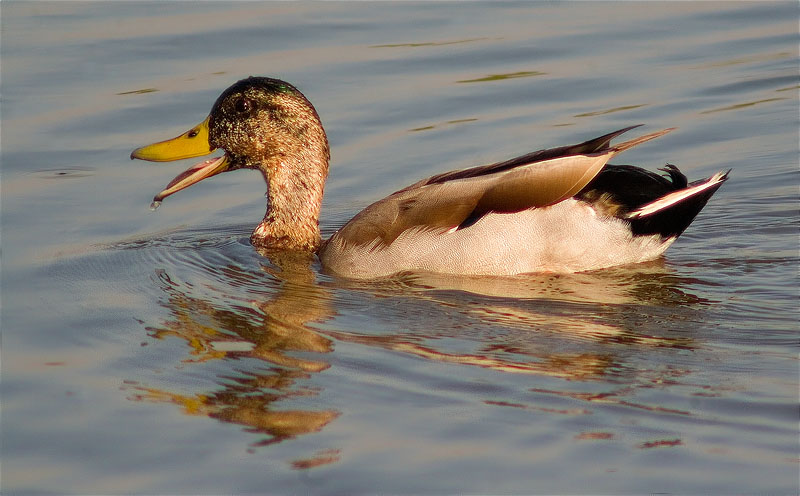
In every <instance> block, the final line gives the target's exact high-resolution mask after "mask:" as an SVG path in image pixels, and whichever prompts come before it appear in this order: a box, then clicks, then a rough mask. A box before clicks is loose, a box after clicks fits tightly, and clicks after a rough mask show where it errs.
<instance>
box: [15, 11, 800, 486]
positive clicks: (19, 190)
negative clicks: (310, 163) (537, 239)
mask: <svg viewBox="0 0 800 496" xmlns="http://www.w3.org/2000/svg"><path fill="white" fill-rule="evenodd" d="M797 20H798V5H797V4H796V3H687V2H678V3H646V4H644V3H643V4H637V3H559V4H551V3H497V4H494V3H493V4H489V3H467V4H458V5H454V4H440V3H425V4H408V3H388V4H386V3H381V4H371V3H330V4H328V3H325V4H320V3H313V4H305V3H301V4H284V3H264V4H260V3H259V4H254V3H154V4H145V3H91V4H82V3H76V2H68V3H38V2H36V3H15V2H4V3H3V5H2V66H3V79H2V136H1V138H2V248H3V258H2V303H3V311H2V321H1V322H0V324H2V344H3V350H2V351H3V353H2V359H3V360H2V405H3V412H2V460H3V463H2V489H3V492H4V493H7V494H15V493H59V494H62V493H79V494H89V493H92V494H97V493H101V494H119V493H126V494H134V493H151V494H156V493H159V494H164V493H168V494H181V493H183V494H187V493H188V494H199V493H204V494H221V493H311V494H313V493H324V494H353V493H372V492H382V493H397V494H408V493H415V494H444V493H447V494H452V493H504V494H507V493H526V494H532V493H651V492H653V493H654V492H665V493H691V494H697V493H707V494H713V493H717V494H730V493H771V494H796V493H797V492H798V491H799V490H800V488H798V407H797V405H798V354H797V352H798V349H797V345H798V311H797V303H798V289H797V288H798V271H797V267H798V211H797V207H798V79H799V78H798V30H797ZM251 74H253V75H267V76H272V77H280V78H283V79H286V80H288V81H290V82H292V83H294V84H296V85H297V86H298V87H299V88H300V89H301V90H302V91H303V92H304V93H305V94H306V95H307V96H308V97H309V98H310V99H311V100H312V101H313V102H314V104H315V106H316V107H317V110H318V111H319V113H320V115H321V117H322V120H323V123H324V124H325V126H326V129H327V131H328V134H329V138H330V141H331V145H332V153H333V161H332V166H331V176H330V178H329V180H328V185H327V188H326V196H325V202H324V205H323V215H322V228H323V232H324V234H325V235H330V233H332V232H333V231H334V230H335V229H336V228H337V227H339V226H341V225H342V224H343V223H344V222H345V221H346V220H347V219H349V218H350V217H351V216H352V215H354V214H355V213H356V212H357V211H358V210H359V209H360V208H363V207H364V206H366V205H367V204H369V203H370V202H371V201H373V200H375V199H378V198H380V197H382V196H384V195H386V194H388V193H390V192H392V191H394V190H396V189H398V188H400V187H402V186H405V185H407V184H410V183H411V182H413V181H416V180H418V179H419V178H421V177H426V176H428V175H431V174H433V173H436V172H442V171H446V170H450V169H454V168H462V167H466V166H472V165H479V164H481V163H488V162H493V161H497V160H502V159H505V158H509V157H512V156H514V155H519V154H522V153H526V152H528V151H531V150H533V149H538V148H542V147H549V146H557V145H562V144H569V143H575V142H578V141H581V140H584V139H588V138H591V137H595V136H598V135H600V134H602V133H606V132H609V131H611V130H614V129H619V128H621V127H624V126H627V125H631V124H637V123H646V124H647V127H645V128H644V130H645V131H647V132H651V131H654V130H657V129H660V128H664V127H672V126H675V127H677V128H678V130H677V131H674V132H673V133H671V134H669V135H667V136H664V137H662V138H660V139H658V140H656V141H653V142H651V143H648V144H646V145H642V146H641V147H637V148H636V149H633V150H630V151H628V152H626V153H625V154H624V155H622V156H621V157H620V160H621V161H622V162H623V163H624V162H627V163H634V164H641V165H644V166H646V167H648V168H650V169H652V170H654V169H656V168H657V167H661V166H663V165H664V164H665V163H666V162H670V163H674V164H677V165H678V166H680V167H681V169H682V170H683V171H684V172H685V173H686V174H687V175H688V176H689V177H690V179H698V178H701V177H707V176H710V175H711V174H713V173H715V172H717V171H719V170H727V169H728V168H733V172H732V173H731V179H730V180H729V181H728V182H727V183H726V184H725V185H724V186H723V187H722V189H721V190H720V191H719V192H718V193H717V195H716V196H715V197H714V198H713V199H712V200H711V202H710V203H709V205H708V206H707V207H706V209H705V210H704V211H703V212H702V213H701V214H700V216H699V217H698V218H697V220H696V221H695V222H694V224H693V225H692V226H691V227H690V228H689V230H688V231H687V232H686V234H685V235H684V236H683V237H682V238H681V239H680V240H678V242H677V243H676V244H675V245H674V246H673V247H672V248H671V249H670V250H669V251H668V252H667V254H666V256H665V257H664V258H663V259H660V260H657V261H655V262H652V263H648V264H643V265H639V266H634V267H626V268H618V269H612V270H607V271H601V272H597V273H590V274H576V275H571V276H568V275H559V276H556V275H535V276H525V277H518V278H506V279H493V278H448V277H439V276H430V275H422V274H412V275H408V276H404V277H397V278H393V279H390V280H385V281H381V282H376V283H354V282H348V281H342V280H337V279H335V278H332V277H330V276H328V275H325V274H323V273H321V271H320V267H319V264H318V262H317V261H316V260H297V259H291V258H290V257H288V256H281V255H280V254H272V256H271V257H265V256H263V255H261V254H259V253H258V252H256V251H255V250H254V249H253V248H252V247H251V246H250V245H249V243H248V236H249V233H250V231H251V229H252V227H253V226H254V225H255V223H256V222H257V221H258V220H259V219H260V217H261V215H262V214H263V209H264V198H263V193H264V185H263V181H262V180H261V178H260V177H259V175H258V174H257V173H251V172H236V173H232V174H223V175H221V176H217V177H215V178H213V179H210V180H207V181H204V182H203V183H201V184H198V185H196V186H194V187H192V188H189V189H187V190H185V191H181V192H180V193H178V194H176V195H174V196H173V197H170V198H169V199H167V200H166V202H165V204H164V205H163V206H162V207H161V208H160V209H159V210H158V211H157V212H151V211H149V210H148V205H149V203H150V201H151V199H152V198H153V195H154V194H155V193H157V192H158V191H160V190H161V189H162V188H163V187H164V185H166V184H167V183H168V182H169V181H170V180H171V179H172V178H173V177H174V176H175V175H176V174H177V173H178V172H180V171H181V170H183V169H184V168H185V167H186V165H187V164H149V163H143V162H131V161H130V160H128V155H129V154H130V152H131V150H132V149H134V148H135V147H137V146H141V145H143V144H147V143H151V142H153V141H156V140H161V139H165V138H169V137H172V136H176V135H178V134H180V133H183V132H185V131H186V130H187V129H189V128H190V127H191V126H193V125H195V124H197V123H198V122H200V121H202V119H203V118H205V116H206V115H207V112H208V110H209V109H210V107H211V104H212V103H213V101H214V100H215V99H216V97H217V95H218V94H219V93H220V92H221V91H222V90H223V89H224V88H226V87H227V86H228V85H229V84H231V83H232V82H234V81H236V80H238V79H240V78H242V77H246V76H249V75H251ZM617 163H619V161H617Z"/></svg>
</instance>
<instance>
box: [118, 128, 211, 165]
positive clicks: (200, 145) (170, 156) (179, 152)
mask: <svg viewBox="0 0 800 496" xmlns="http://www.w3.org/2000/svg"><path fill="white" fill-rule="evenodd" d="M209 119H210V117H206V120H204V121H203V122H201V123H200V124H198V125H196V126H195V127H193V128H192V129H190V130H188V131H186V132H185V133H183V134H181V135H180V136H177V137H175V138H172V139H169V140H166V141H159V142H158V143H153V144H152V145H147V146H143V147H140V148H137V149H135V150H134V151H133V152H132V153H131V159H134V158H138V159H139V160H148V161H150V162H171V161H173V160H181V159H184V158H192V157H200V156H202V155H208V154H209V153H211V152H213V151H214V148H212V147H211V145H209V144H208V120H209Z"/></svg>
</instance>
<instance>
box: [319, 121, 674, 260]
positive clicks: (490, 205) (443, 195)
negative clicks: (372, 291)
mask: <svg viewBox="0 0 800 496" xmlns="http://www.w3.org/2000/svg"><path fill="white" fill-rule="evenodd" d="M634 127H638V126H632V127H627V128H624V129H620V130H618V131H615V132H613V133H609V134H606V135H603V136H600V137H598V138H595V139H592V140H589V141H586V142H583V143H580V144H577V145H571V146H563V147H559V148H551V149H546V150H539V151H536V152H533V153H529V154H527V155H523V156H521V157H517V158H514V159H511V160H507V161H505V162H498V163H495V164H490V165H484V166H479V167H474V168H470V169H464V170H457V171H451V172H445V173H443V174H438V175H435V176H432V177H430V178H427V179H424V180H422V181H419V182H417V183H415V184H412V185H411V186H408V187H406V188H404V189H401V190H400V191H397V192H395V193H393V194H391V195H389V196H388V197H386V198H384V199H383V200H379V201H377V202H375V203H373V204H372V205H370V206H369V207H367V208H366V209H364V210H363V211H362V212H361V213H359V214H358V215H356V216H355V217H354V218H353V219H352V220H351V221H350V222H348V223H347V224H346V225H345V226H344V227H342V229H340V230H339V231H338V232H337V233H336V234H334V236H333V237H332V238H331V241H336V243H337V244H341V245H350V244H353V245H357V246H362V245H368V246H370V247H371V248H374V249H375V248H380V247H385V246H388V245H390V244H391V243H392V242H393V241H394V240H395V239H397V238H398V237H399V236H400V235H401V234H402V233H404V232H406V231H408V230H413V229H417V230H440V231H442V232H445V231H449V230H455V229H464V228H467V227H469V226H471V225H472V224H474V223H475V222H477V221H478V220H479V219H480V218H481V217H482V216H484V215H486V214H488V213H490V212H496V213H514V212H520V211H523V210H527V209H530V208H537V207H544V206H548V205H553V204H555V203H558V202H560V201H563V200H565V199H567V198H571V197H573V196H574V195H576V194H577V193H579V192H580V191H581V190H582V189H584V188H585V187H586V186H587V185H588V184H589V183H590V182H591V181H592V179H594V178H595V176H597V174H598V173H599V172H600V171H601V170H602V169H603V167H604V166H605V165H606V163H607V162H608V161H609V160H610V159H611V158H612V157H614V156H615V155H617V154H619V153H620V152H622V151H624V150H627V149H628V148H631V147H633V146H636V145H638V144H640V143H644V142H645V141H649V140H651V139H654V138H657V137H659V136H662V135H664V134H666V133H668V132H669V131H671V130H672V129H665V130H662V131H658V132H655V133H651V134H647V135H645V136H641V137H638V138H635V139H632V140H629V141H625V142H623V143H620V144H617V145H614V146H611V144H610V142H611V140H612V139H614V138H615V137H617V136H619V135H620V134H622V133H624V132H626V131H629V130H631V129H633V128H634Z"/></svg>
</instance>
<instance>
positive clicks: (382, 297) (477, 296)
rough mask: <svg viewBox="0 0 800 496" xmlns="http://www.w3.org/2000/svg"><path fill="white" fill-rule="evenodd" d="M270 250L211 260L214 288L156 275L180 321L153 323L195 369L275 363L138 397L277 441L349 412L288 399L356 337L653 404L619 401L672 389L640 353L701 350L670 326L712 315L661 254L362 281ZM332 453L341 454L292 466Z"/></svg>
mask: <svg viewBox="0 0 800 496" xmlns="http://www.w3.org/2000/svg"><path fill="white" fill-rule="evenodd" d="M261 254H262V255H264V256H265V258H264V259H263V260H264V261H265V265H263V266H262V267H260V269H259V270H253V269H251V268H250V267H251V265H252V264H248V263H244V264H236V263H230V264H227V265H224V266H222V267H220V266H219V265H216V264H208V266H203V267H202V270H203V271H204V274H203V276H202V277H200V278H199V279H201V280H203V284H200V283H197V282H196V281H194V279H193V282H182V281H176V280H172V279H171V278H170V277H169V276H168V275H167V274H165V273H160V274H158V277H157V281H158V283H159V285H160V287H161V289H162V291H163V292H164V293H165V294H166V295H167V296H166V298H165V299H164V301H163V302H162V305H163V306H164V307H165V308H167V309H168V310H169V312H170V314H171V316H170V318H169V320H167V321H166V322H164V323H163V324H162V325H160V326H159V327H157V328H149V329H148V332H149V334H150V335H151V336H152V337H154V338H157V339H166V338H169V337H174V338H179V339H182V340H183V341H185V342H186V343H187V344H188V345H189V347H190V352H189V356H188V357H186V358H185V359H184V360H183V362H185V366H186V365H188V364H199V363H202V362H209V361H214V360H225V361H230V360H245V359H257V360H259V362H263V363H266V364H268V365H269V366H268V367H266V368H264V369H261V368H259V367H253V366H249V365H248V366H246V367H243V368H244V371H241V372H237V373H236V376H235V377H222V376H220V377H219V379H218V380H217V382H218V383H219V386H221V387H222V389H221V390H215V391H212V392H203V393H199V394H194V395H181V394H176V393H172V392H168V391H165V390H160V389H156V388H151V387H145V386H143V385H140V384H130V385H129V386H128V389H129V390H133V391H134V394H133V395H132V396H131V398H132V399H134V400H138V401H154V402H169V403H174V404H178V405H180V406H181V407H182V408H183V411H184V412H185V413H186V414H190V415H205V416H208V417H211V418H215V419H218V420H221V421H224V422H231V423H235V424H239V425H242V426H244V427H246V428H247V429H248V430H250V431H252V432H256V433H260V434H263V435H265V436H266V437H265V438H264V439H263V440H260V441H258V442H256V443H254V446H259V445H268V444H273V443H278V442H281V441H283V440H286V439H291V438H294V437H296V436H300V435H303V434H307V433H311V432H316V431H319V430H321V429H323V428H324V427H325V426H326V425H328V424H329V423H330V422H331V421H333V420H334V419H336V418H337V416H339V412H338V411H336V410H332V409H324V408H321V409H303V410H300V409H294V410H286V409H281V408H280V404H281V401H283V400H286V399H289V398H293V397H298V396H318V395H319V392H320V391H319V390H318V389H314V388H310V387H307V386H303V384H306V383H307V382H308V379H310V378H312V376H313V374H317V373H320V372H322V371H324V370H325V369H327V368H328V367H330V363H329V362H330V360H326V359H325V356H326V355H327V354H329V353H331V352H333V350H334V343H335V342H346V343H354V344H359V345H364V346H367V347H371V348H381V349H387V350H392V351H394V352H398V353H402V354H407V355H413V356H416V357H419V358H422V359H425V360H429V361H434V362H441V363H450V364H458V365H462V366H469V367H479V368H484V369H490V370H492V371H497V372H500V373H512V374H530V375H536V376H547V377H556V378H561V379H565V380H568V381H597V380H606V381H608V380H611V381H612V382H615V381H617V380H619V379H620V378H621V377H623V376H627V377H626V378H625V379H624V381H623V382H624V383H625V384H627V386H626V387H625V388H622V389H620V390H619V391H618V392H610V393H609V394H607V395H605V396H604V397H603V398H602V401H606V402H608V401H614V398H615V397H619V398H618V399H619V404H621V405H627V406H635V407H637V408H640V407H641V408H648V406H647V405H643V406H642V405H637V404H635V403H634V402H632V401H629V399H625V400H623V399H620V398H622V397H628V398H629V397H630V396H631V395H632V394H634V393H635V391H636V390H637V389H638V388H639V387H652V385H653V384H674V383H675V381H676V380H677V378H676V377H667V376H666V375H664V374H667V375H668V374H669V373H670V372H669V370H666V369H665V370H664V371H659V370H652V369H651V370H646V371H645V370H641V369H640V368H639V367H638V366H637V365H636V362H637V358H636V356H637V355H638V356H642V355H647V354H651V353H654V352H655V350H661V349H663V350H667V352H668V351H669V350H671V349H692V348H693V347H694V346H695V344H694V339H695V338H694V337H693V335H692V332H691V331H690V330H689V329H690V328H691V326H690V325H687V326H686V329H674V328H669V327H668V326H665V322H669V323H670V324H671V325H674V323H676V322H677V323H681V322H684V321H685V322H687V323H691V322H693V321H695V319H701V318H702V314H703V311H704V309H705V307H706V306H707V305H708V302H706V301H704V300H703V299H702V298H699V297H697V296H696V295H693V294H691V293H690V292H688V291H687V290H686V289H685V288H687V287H689V285H690V284H691V283H694V282H695V281H690V280H687V279H682V278H680V277H678V276H677V275H675V273H674V272H673V271H671V270H669V269H668V268H666V267H665V266H664V263H663V261H657V262H653V263H651V264H640V265H637V266H634V267H629V268H624V267H623V268H617V269H611V270H605V271H602V272H597V273H586V274H571V275H563V274H562V275H557V274H543V275H527V276H517V277H509V278H499V277H465V276H457V277H449V276H443V275H434V274H420V273H413V274H404V275H400V276H397V277H394V278H391V279H386V280H382V281H373V282H363V281H361V282H353V281H344V280H339V279H335V278H327V277H326V276H321V275H319V274H318V273H317V272H316V271H315V270H314V269H313V268H312V267H314V266H313V263H314V262H313V260H312V258H311V257H310V256H309V255H308V254H305V253H292V252H262V253H261ZM266 261H269V264H266ZM196 262H197V260H196V259H195V260H194V261H193V263H196ZM194 277H195V276H194V275H193V276H192V278H194ZM318 279H320V280H321V281H322V282H319V281H318ZM209 281H211V282H209ZM206 295H208V296H206ZM253 300H255V301H253ZM338 316H344V317H347V316H357V317H358V318H359V319H361V318H363V317H364V316H368V318H369V322H370V325H367V326H365V327H363V328H353V327H354V326H352V325H349V326H344V327H345V328H342V327H343V326H342V325H337V324H336V321H335V320H334V319H335V317H338ZM345 321H346V319H345ZM315 323H316V324H321V323H325V325H324V326H323V325H312V324H315ZM367 360H369V358H367ZM661 372H663V374H662V373H661ZM631 384H633V385H634V386H631ZM531 391H538V393H539V394H545V393H547V394H560V392H559V391H555V390H547V391H546V390H545V389H542V388H539V389H538V390H536V389H535V388H533V389H531ZM548 391H549V392H548ZM576 394H577V396H575V398H576V399H582V398H583V397H581V396H580V394H581V393H576ZM487 401H488V402H489V404H496V405H501V406H507V405H511V404H510V403H507V402H502V401H499V402H498V401H496V399H487ZM587 401H588V400H587ZM592 401H595V400H592ZM597 401H599V400H597ZM570 411H572V410H570ZM335 460H338V451H337V454H336V455H335V456H334V455H331V454H330V453H328V452H325V453H323V454H322V455H320V456H318V457H316V458H314V459H313V460H304V461H303V460H301V461H299V462H298V463H297V464H294V465H293V466H296V467H298V468H303V467H305V468H308V467H313V466H317V465H318V464H323V463H330V462H333V461H335Z"/></svg>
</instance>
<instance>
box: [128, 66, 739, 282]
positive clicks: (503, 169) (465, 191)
mask: <svg viewBox="0 0 800 496" xmlns="http://www.w3.org/2000/svg"><path fill="white" fill-rule="evenodd" d="M639 126H640V125H636V126H629V127H625V128H623V129H619V130H617V131H614V132H611V133H608V134H604V135H602V136H600V137H597V138H593V139H590V140H588V141H584V142H582V143H579V144H575V145H568V146H560V147H557V148H549V149H542V150H538V151H534V152H531V153H527V154H525V155H522V156H519V157H515V158H511V159H509V160H505V161H502V162H497V163H492V164H488V165H481V166H477V167H471V168H466V169H461V170H454V171H449V172H443V173H438V174H436V175H433V176H431V177H428V178H426V179H422V180H420V181H418V182H416V183H414V184H411V185H410V186H406V187H404V188H402V189H400V190H398V191H396V192H394V193H392V194H390V195H389V196H387V197H385V198H383V199H381V200H378V201H376V202H374V203H372V204H371V205H369V206H368V207H366V208H365V209H364V210H362V211H361V212H359V213H358V214H357V215H355V217H353V218H352V219H351V220H350V221H348V222H347V223H345V224H344V225H343V226H342V227H341V228H340V229H338V230H337V231H336V232H335V233H334V234H333V235H332V236H331V237H330V238H329V239H327V240H324V241H323V240H322V238H321V234H320V227H319V217H320V208H321V205H322V198H323V192H324V189H325V181H326V179H327V177H328V166H329V162H330V156H331V155H330V147H329V144H328V139H327V135H326V133H325V130H324V129H323V126H322V122H321V120H320V117H319V115H318V113H317V111H316V109H315V108H314V106H313V105H312V104H311V102H310V101H309V100H308V98H306V96H305V95H303V93H301V92H300V90H298V89H297V88H296V87H295V86H293V85H292V84H290V83H288V82H286V81H283V80H280V79H275V78H269V77H254V76H251V77H249V78H246V79H242V80H240V81H238V82H236V83H234V84H233V85H232V86H230V87H229V88H227V89H226V90H225V91H224V92H223V93H222V94H221V95H220V96H219V98H218V99H217V100H216V102H215V103H214V105H213V107H212V109H211V112H210V113H209V115H208V117H207V118H206V119H205V120H204V121H203V122H201V123H200V124H198V125H197V126H194V127H193V128H191V129H190V130H188V131H187V132H185V133H183V134H181V135H180V136H177V137H175V138H172V139H169V140H165V141H160V142H157V143H153V144H150V145H147V146H142V147H140V148H137V149H135V150H134V151H133V152H132V153H131V159H140V160H147V161H155V162H166V161H174V160H181V159H186V158H192V157H199V156H203V155H209V154H211V153H212V152H214V151H215V150H217V149H221V150H222V151H223V153H222V155H220V156H218V157H214V158H210V159H207V160H204V161H202V162H200V163H198V164H196V165H193V166H192V167H190V168H189V169H187V170H185V171H184V172H182V173H180V174H179V175H178V176H177V177H175V178H174V179H173V180H172V181H171V182H169V184H167V186H166V187H165V188H164V189H163V190H162V191H161V192H159V193H158V194H157V195H155V197H154V198H153V206H156V207H157V206H158V205H159V204H160V203H161V201H163V200H164V199H165V198H166V197H168V196H170V195H172V194H174V193H176V192H178V191H180V190H183V189H185V188H187V187H189V186H191V185H193V184H196V183H198V182H200V181H203V180H205V179H207V178H209V177H212V176H215V175H217V174H220V173H223V172H229V171H234V170H238V169H254V170H258V171H260V172H261V175H262V176H263V178H264V181H265V182H266V186H267V192H266V197H267V209H266V213H265V215H264V217H263V219H262V220H261V222H260V223H259V224H258V226H256V228H255V230H254V231H253V233H252V235H251V236H250V242H251V244H252V245H253V246H254V247H256V248H257V249H265V250H293V251H300V252H306V253H311V254H314V253H315V254H316V255H317V256H318V258H319V260H320V262H321V266H322V268H323V270H324V271H326V272H330V273H333V274H335V275H338V276H341V277H344V278H350V279H376V278H382V277H389V276H392V275H396V274H400V273H406V272H427V273H440V274H450V275H471V276H513V275H519V274H526V273H541V272H550V273H574V272H584V271H592V270H598V269H605V268H609V267H614V266H619V265H627V264H634V263H640V262H646V261H651V260H654V259H656V258H658V257H660V256H661V255H662V254H663V253H664V251H665V250H666V249H667V248H668V247H669V246H670V245H671V244H672V243H673V242H674V241H675V240H676V239H677V238H678V237H679V236H680V235H681V234H682V233H683V232H684V230H685V229H686V228H687V227H688V226H689V224H690V223H691V222H692V220H694V218H695V216H696V215H697V214H698V213H699V212H700V210H701V209H702V208H703V207H704V206H705V205H706V203H707V202H708V200H709V199H710V198H711V196H712V195H713V194H714V193H715V192H716V191H717V190H718V189H719V188H720V186H721V185H722V184H723V183H724V182H725V181H726V180H727V178H728V175H729V173H730V170H728V171H720V172H717V173H716V174H714V175H712V176H710V177H708V178H705V179H700V180H697V181H693V182H689V181H688V180H687V178H686V176H685V175H684V174H683V173H682V172H681V171H680V170H679V169H678V168H677V167H676V166H674V165H671V164H667V165H666V166H665V167H663V168H662V169H660V171H661V172H662V174H659V173H655V172H651V171H648V170H646V169H643V168H640V167H636V166H631V165H612V164H609V163H608V162H609V160H611V159H612V158H613V157H615V156H617V155H618V154H620V153H622V152H623V151H625V150H628V149H630V148H632V147H634V146H637V145H640V144H642V143H645V142H647V141H650V140H653V139H655V138H658V137H660V136H663V135H665V134H666V133H668V132H670V131H672V130H673V129H674V128H668V129H663V130H660V131H656V132H652V133H649V134H645V135H642V136H639V137H637V138H633V139H630V140H627V141H623V142H621V143H616V144H612V141H614V140H615V139H616V138H618V137H619V136H620V135H622V134H623V133H626V132H628V131H631V130H632V129H634V128H637V127H639Z"/></svg>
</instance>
